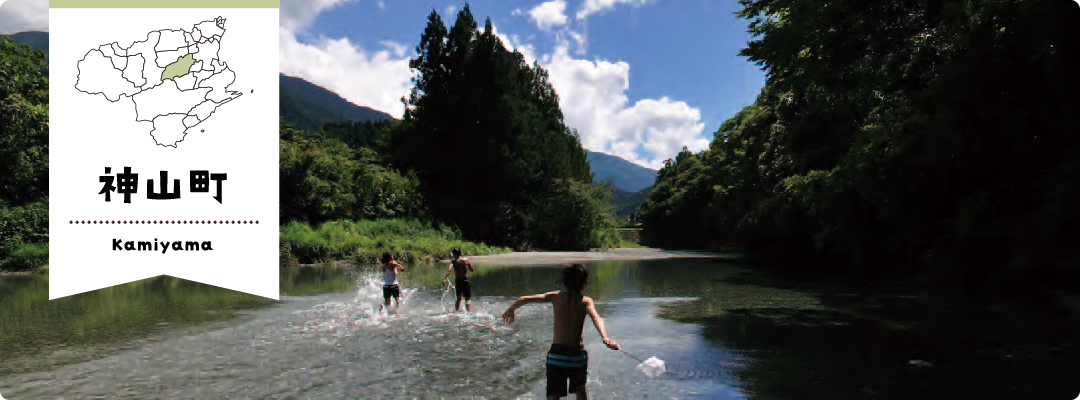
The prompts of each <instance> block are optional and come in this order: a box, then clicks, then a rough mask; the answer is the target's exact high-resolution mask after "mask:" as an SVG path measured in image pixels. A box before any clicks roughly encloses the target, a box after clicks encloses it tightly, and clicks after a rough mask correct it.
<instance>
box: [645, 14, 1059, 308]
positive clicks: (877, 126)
mask: <svg viewBox="0 0 1080 400" xmlns="http://www.w3.org/2000/svg"><path fill="white" fill-rule="evenodd" d="M740 4H741V5H742V6H743V7H744V8H743V10H742V11H741V12H740V13H739V15H740V16H741V17H743V18H746V19H748V20H750V21H751V24H750V28H751V32H752V33H753V34H755V35H756V40H754V41H752V42H750V43H749V44H748V46H747V48H746V49H744V50H743V52H742V55H744V56H746V57H748V58H749V59H750V60H752V61H754V62H756V63H757V64H759V65H761V66H762V67H763V68H764V69H765V70H766V71H767V72H768V80H767V83H766V85H765V87H764V88H763V89H762V92H761V94H760V95H759V97H758V99H757V101H756V102H755V103H754V104H753V105H751V106H749V107H746V108H745V109H744V110H742V111H741V112H740V113H738V114H737V115H736V116H734V117H733V118H731V119H730V120H728V121H727V122H725V123H724V124H723V126H721V128H720V130H719V131H718V132H717V133H716V135H715V138H714V140H713V143H712V145H711V147H710V148H709V149H708V150H707V151H705V152H703V153H701V154H690V153H689V152H684V153H682V154H680V155H679V156H678V157H677V158H676V159H675V160H671V161H669V162H668V164H667V165H666V166H665V167H664V169H663V170H661V171H660V174H659V176H658V179H657V184H656V187H655V189H654V190H653V192H652V195H651V196H650V198H649V199H648V200H647V201H646V202H645V204H644V205H643V206H642V209H641V217H642V219H643V221H644V224H645V232H646V240H648V241H649V242H650V243H653V244H661V245H667V246H716V245H721V244H733V243H737V244H741V245H744V246H745V248H746V250H747V255H748V256H749V257H750V258H751V259H754V260H757V261H758V262H760V263H762V264H765V265H774V266H788V267H791V268H799V269H804V270H806V269H816V270H833V271H842V272H844V273H846V274H859V275H864V276H869V275H881V274H898V275H902V276H911V275H915V274H920V273H927V272H929V273H931V274H932V275H933V276H934V277H936V278H941V279H944V280H946V281H949V282H955V283H961V284H963V285H964V286H963V287H964V288H965V289H964V290H963V291H961V293H958V294H963V295H968V296H971V297H974V298H982V299H991V298H994V297H995V296H999V295H1001V294H1002V290H1003V289H1005V287H1004V286H1002V285H1001V282H1002V280H1003V279H1009V278H1008V277H1021V276H1028V277H1056V276H1060V275H1061V274H1062V273H1065V272H1071V271H1073V270H1075V266H1076V265H1080V258H1078V256H1077V255H1076V253H1075V252H1070V251H1068V249H1069V248H1071V246H1069V243H1068V242H1067V241H1066V240H1065V238H1066V237H1068V236H1071V235H1070V232H1071V231H1073V230H1075V228H1077V226H1078V224H1077V222H1078V213H1080V211H1078V210H1077V208H1076V207H1075V204H1078V203H1077V200H1078V193H1080V190H1078V189H1080V188H1078V184H1080V180H1078V173H1077V172H1078V170H1080V158H1077V157H1076V156H1075V154H1073V153H1074V152H1075V151H1076V149H1077V148H1078V147H1077V136H1076V134H1075V131H1076V129H1075V123H1074V122H1073V121H1072V120H1071V118H1069V116H1070V115H1071V114H1072V113H1074V112H1075V110H1077V109H1078V107H1080V97H1078V96H1076V93H1077V92H1078V90H1080V85H1078V83H1080V82H1078V81H1077V79H1078V78H1077V74H1076V71H1078V70H1080V62H1078V55H1080V49H1078V47H1077V42H1076V40H1077V39H1078V38H1080V26H1078V25H1077V24H1076V23H1075V21H1077V20H1078V17H1080V10H1078V9H1077V7H1076V5H1075V4H1074V3H1073V2H1067V1H1049V0H1047V1H1017V0H989V1H955V2H933V1H911V0H908V1H896V2H884V3H883V2H865V1H854V0H840V1H831V2H828V3H813V2H803V1H795V0H742V1H740ZM1048 281H1052V280H1048ZM953 287H955V286H953Z"/></svg>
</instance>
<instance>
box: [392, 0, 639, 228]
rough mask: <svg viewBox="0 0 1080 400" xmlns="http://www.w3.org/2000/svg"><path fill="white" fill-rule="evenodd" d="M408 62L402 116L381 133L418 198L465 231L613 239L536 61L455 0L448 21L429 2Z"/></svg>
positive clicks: (610, 220) (602, 192)
mask: <svg viewBox="0 0 1080 400" xmlns="http://www.w3.org/2000/svg"><path fill="white" fill-rule="evenodd" d="M416 51H417V56H416V58H414V59H412V60H410V64H409V65H410V67H411V68H412V69H413V70H414V71H415V72H416V73H417V77H416V78H415V79H414V83H415V87H414V88H413V91H412V93H411V95H410V96H409V98H408V99H407V100H406V110H405V118H404V121H403V123H402V124H401V125H400V126H398V127H397V129H394V130H393V135H392V136H391V137H390V138H389V140H388V141H387V144H388V146H389V149H390V151H391V154H392V155H393V158H394V160H395V163H396V164H397V165H399V167H401V168H402V169H403V170H412V171H416V173H417V176H418V178H419V181H420V190H421V193H423V196H424V200H425V201H426V205H427V208H428V209H429V210H430V212H431V215H432V216H433V217H435V218H436V219H438V220H441V221H445V222H447V223H449V224H452V225H455V226H458V227H460V228H461V229H462V231H463V233H464V234H465V236H466V237H468V238H470V239H475V240H482V241H487V242H491V243H497V244H500V245H510V246H513V247H515V248H518V249H530V248H539V249H585V248H589V247H602V246H611V245H615V244H617V243H618V241H617V239H618V238H617V236H616V234H615V231H614V229H613V228H614V224H615V220H614V217H613V213H612V212H611V211H612V210H611V209H610V208H611V207H610V206H609V205H608V204H607V202H606V201H605V200H604V196H606V195H607V194H606V191H607V189H605V188H604V187H598V186H593V185H592V183H591V180H592V176H591V174H590V171H589V164H588V162H587V160H586V156H585V152H584V150H583V149H582V148H581V144H580V142H579V140H578V137H577V135H576V133H574V132H572V131H571V130H570V129H569V128H567V127H566V125H565V124H564V123H563V115H562V112H561V110H560V109H559V101H558V97H557V95H556V94H555V90H554V89H553V88H552V86H551V84H550V82H549V81H548V76H547V72H546V71H544V69H543V68H541V67H540V66H539V65H536V64H534V65H532V66H529V65H528V64H527V63H526V62H525V60H524V58H523V56H522V55H521V54H520V53H518V52H516V51H514V52H510V51H508V50H507V49H506V48H505V47H504V46H503V44H502V42H501V41H500V40H499V39H498V38H497V37H496V36H495V32H494V29H493V28H492V26H491V21H490V20H488V21H487V22H486V23H485V26H484V28H483V30H482V31H481V30H478V29H477V26H476V21H475V20H474V19H473V16H472V14H471V12H470V10H469V7H468V5H466V6H465V7H464V8H463V9H462V10H461V11H460V12H459V13H458V15H457V20H456V22H455V23H454V25H453V27H451V28H450V30H449V31H447V29H446V27H445V26H444V24H443V22H442V19H441V17H440V16H439V14H438V13H437V12H435V11H434V10H433V11H432V12H431V14H430V16H429V18H428V24H427V27H426V28H425V30H424V33H423V35H422V36H421V38H420V43H419V44H418V45H417V47H416Z"/></svg>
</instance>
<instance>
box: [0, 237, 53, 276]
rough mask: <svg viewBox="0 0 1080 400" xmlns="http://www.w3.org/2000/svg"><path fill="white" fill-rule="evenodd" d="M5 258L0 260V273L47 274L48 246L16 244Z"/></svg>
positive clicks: (42, 244)
mask: <svg viewBox="0 0 1080 400" xmlns="http://www.w3.org/2000/svg"><path fill="white" fill-rule="evenodd" d="M14 247H15V249H14V251H11V252H10V254H8V256H7V258H3V259H0V272H19V271H32V272H38V273H46V272H49V244H48V243H32V244H22V243H20V244H18V245H17V246H14Z"/></svg>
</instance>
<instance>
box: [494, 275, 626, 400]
mask: <svg viewBox="0 0 1080 400" xmlns="http://www.w3.org/2000/svg"><path fill="white" fill-rule="evenodd" d="M562 282H563V284H564V285H566V290H561V291H557V292H548V293H543V294H536V295H532V296H522V297H520V298H518V300H517V301H515V302H514V304H512V305H510V308H509V309H507V310H506V312H505V313H503V316H502V318H503V320H504V321H506V323H513V322H514V310H517V309H518V308H519V307H521V306H523V305H525V304H528V303H551V306H552V308H553V309H554V311H555V323H554V330H555V335H554V337H552V340H551V341H552V343H551V350H549V351H548V355H547V384H548V386H547V398H548V399H549V400H552V399H559V398H561V397H565V396H566V395H567V394H568V393H569V392H574V396H575V398H577V399H579V400H582V399H587V398H588V393H586V391H585V379H586V376H587V375H588V364H589V354H588V353H586V352H585V347H584V345H583V340H582V338H581V332H582V330H583V329H584V326H585V316H586V315H588V316H589V318H591V319H592V321H593V325H594V326H595V327H596V331H597V332H598V333H599V334H600V337H601V338H602V339H603V341H604V345H606V346H607V347H608V348H610V349H612V350H618V349H619V344H618V343H616V342H615V341H614V340H612V339H611V338H609V337H608V335H607V330H606V329H605V328H604V319H603V318H600V315H599V314H597V312H596V304H595V303H594V302H593V299H592V298H590V297H586V296H583V295H582V294H581V293H582V291H584V290H585V288H586V287H587V286H588V285H589V271H587V270H586V269H585V266H584V265H581V264H574V265H570V266H567V267H566V268H563V271H562ZM567 381H569V390H567Z"/></svg>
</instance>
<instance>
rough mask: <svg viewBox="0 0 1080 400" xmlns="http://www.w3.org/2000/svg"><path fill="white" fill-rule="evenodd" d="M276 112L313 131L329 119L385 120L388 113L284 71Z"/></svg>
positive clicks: (279, 82) (340, 120) (282, 118)
mask: <svg viewBox="0 0 1080 400" xmlns="http://www.w3.org/2000/svg"><path fill="white" fill-rule="evenodd" d="M278 84H279V86H280V89H279V90H280V96H281V97H280V100H279V101H280V104H279V110H278V113H279V115H280V117H281V120H282V121H283V122H286V123H289V124H292V125H293V126H295V127H297V128H300V129H304V130H310V131H316V130H319V129H320V128H322V127H323V125H326V124H327V123H329V122H342V121H388V120H392V119H394V117H391V116H390V114H387V113H384V112H382V111H377V110H374V109H371V108H368V107H363V106H358V105H356V104H353V103H350V102H349V101H348V100H345V99H343V98H342V97H341V96H338V94H337V93H334V92H331V91H330V90H327V89H325V88H323V87H322V86H319V85H316V84H314V83H311V82H308V81H305V80H303V79H300V78H297V77H292V76H288V75H284V74H282V75H280V76H279V79H278Z"/></svg>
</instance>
